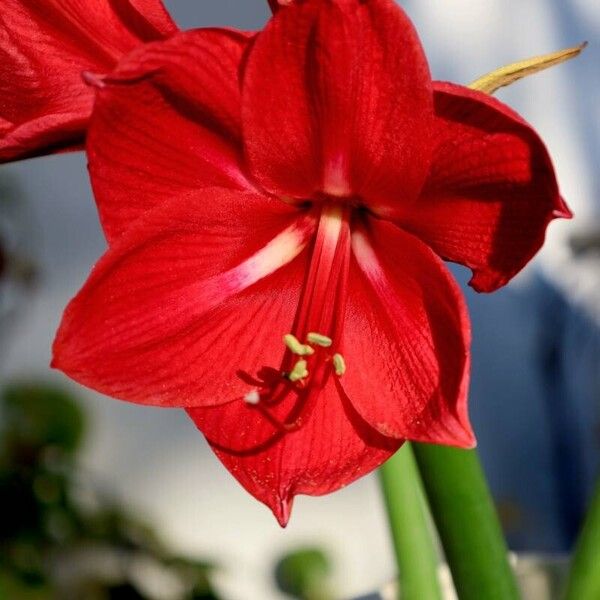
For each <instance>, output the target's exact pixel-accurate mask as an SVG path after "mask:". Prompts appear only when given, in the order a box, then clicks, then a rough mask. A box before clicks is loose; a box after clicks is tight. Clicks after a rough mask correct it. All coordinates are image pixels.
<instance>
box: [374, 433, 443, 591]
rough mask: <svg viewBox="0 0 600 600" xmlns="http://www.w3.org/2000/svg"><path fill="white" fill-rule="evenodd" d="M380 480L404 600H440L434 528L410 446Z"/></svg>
mask: <svg viewBox="0 0 600 600" xmlns="http://www.w3.org/2000/svg"><path fill="white" fill-rule="evenodd" d="M379 477H380V481H381V488H382V490H383V497H384V500H385V505H386V508H387V514H388V519H389V524H390V530H391V534H392V540H393V543H394V550H395V553H396V564H397V566H398V574H399V581H400V595H401V597H402V600H440V599H441V597H442V595H441V592H440V587H439V580H438V574H437V568H438V555H437V551H436V548H435V546H434V541H433V527H432V523H431V520H430V517H429V514H428V511H427V505H426V502H425V497H424V494H423V488H422V484H421V480H420V478H419V472H418V470H417V465H416V463H415V458H414V455H413V453H412V449H411V447H410V445H409V444H408V443H407V444H404V446H403V447H402V448H401V449H400V450H399V451H398V452H397V453H396V454H395V455H394V456H393V457H392V458H390V459H389V460H388V461H387V462H386V463H385V464H384V465H383V466H382V467H381V468H380V469H379Z"/></svg>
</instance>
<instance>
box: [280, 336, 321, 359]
mask: <svg viewBox="0 0 600 600" xmlns="http://www.w3.org/2000/svg"><path fill="white" fill-rule="evenodd" d="M283 343H284V344H285V345H286V346H287V347H288V349H289V350H290V351H291V352H293V353H294V354H298V356H310V355H311V354H314V353H315V351H314V348H311V347H310V346H307V345H306V344H303V343H301V342H300V340H298V338H297V337H296V336H295V335H292V334H291V333H288V334H286V335H284V336H283Z"/></svg>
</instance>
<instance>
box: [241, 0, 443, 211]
mask: <svg viewBox="0 0 600 600" xmlns="http://www.w3.org/2000/svg"><path fill="white" fill-rule="evenodd" d="M431 115H432V98H431V81H430V77H429V71H428V67H427V62H426V59H425V56H424V54H423V51H422V48H421V45H420V42H419V39H418V37H417V34H416V32H415V30H414V28H413V26H412V24H411V23H410V21H409V20H408V18H407V17H406V15H405V14H404V12H403V11H402V10H401V9H400V8H399V7H398V6H397V5H396V4H395V3H394V2H392V0H369V1H364V0H339V1H337V2H331V1H327V0H307V1H306V2H297V3H294V4H292V5H291V6H289V7H285V8H282V9H281V10H279V11H278V12H277V14H276V16H275V17H274V18H273V19H272V20H271V22H270V23H269V24H268V25H267V27H266V29H265V30H264V32H262V33H261V34H259V35H258V37H257V39H256V43H255V44H254V46H253V48H252V50H251V51H250V52H249V55H248V63H247V67H246V69H245V73H244V86H243V121H244V142H245V147H246V152H247V157H248V161H249V165H250V168H251V170H252V173H253V174H254V176H255V177H256V179H257V180H258V181H259V182H260V183H261V184H262V185H263V186H264V187H265V188H267V189H269V190H271V191H274V192H276V193H281V194H288V195H291V196H297V197H308V196H311V195H312V194H313V193H314V192H315V191H323V192H325V193H328V194H330V195H334V196H347V195H350V194H359V195H361V196H362V197H363V199H364V198H366V199H367V201H368V202H369V203H370V204H372V205H386V204H387V203H388V202H391V203H392V204H394V203H396V202H398V199H399V198H400V199H401V200H402V201H410V200H411V199H413V198H414V196H415V195H416V193H417V192H418V190H419V189H420V187H421V185H422V183H423V180H424V178H425V175H426V172H427V166H428V164H429V154H430V145H431V142H430V138H429V129H430V124H431V118H432V117H431Z"/></svg>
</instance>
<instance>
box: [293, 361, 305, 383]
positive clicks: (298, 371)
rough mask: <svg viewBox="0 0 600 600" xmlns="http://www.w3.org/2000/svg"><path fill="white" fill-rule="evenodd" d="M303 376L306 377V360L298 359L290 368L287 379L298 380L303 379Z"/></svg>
mask: <svg viewBox="0 0 600 600" xmlns="http://www.w3.org/2000/svg"><path fill="white" fill-rule="evenodd" d="M305 377H308V370H307V368H306V361H305V360H299V361H298V362H297V363H296V364H295V365H294V368H293V369H292V370H291V372H290V374H289V375H288V379H289V380H290V381H300V380H301V379H304V378H305Z"/></svg>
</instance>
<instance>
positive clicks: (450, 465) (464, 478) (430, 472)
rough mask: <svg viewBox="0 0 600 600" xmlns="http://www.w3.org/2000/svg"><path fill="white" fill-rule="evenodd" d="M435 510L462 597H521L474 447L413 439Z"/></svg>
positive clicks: (472, 599) (493, 599) (470, 599)
mask: <svg viewBox="0 0 600 600" xmlns="http://www.w3.org/2000/svg"><path fill="white" fill-rule="evenodd" d="M413 448H414V453H415V457H416V460H417V464H418V466H419V471H420V474H421V477H422V480H423V484H424V487H425V491H426V494H427V497H428V500H429V505H430V508H431V513H432V516H433V519H434V521H435V524H436V526H437V529H438V533H439V535H440V539H441V542H442V545H443V548H444V552H445V555H446V560H447V561H448V565H449V567H450V570H451V571H452V578H453V580H454V585H455V587H456V591H457V593H458V597H459V598H460V599H461V600H480V599H481V598H485V599H486V600H517V599H518V598H519V597H520V594H519V591H518V589H517V584H516V581H515V577H514V574H513V572H512V569H511V568H510V565H509V563H508V549H507V546H506V542H505V540H504V536H503V534H502V529H501V527H500V522H499V520H498V516H497V514H496V510H495V507H494V503H493V501H492V497H491V495H490V492H489V489H488V487H487V484H486V481H485V476H484V474H483V470H482V468H481V464H480V462H479V458H478V456H477V453H476V452H475V451H474V450H458V449H455V448H449V447H442V446H434V445H425V444H414V446H413Z"/></svg>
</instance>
